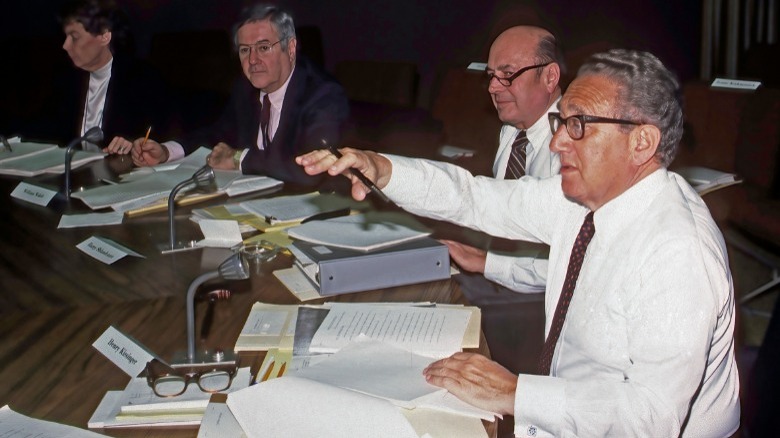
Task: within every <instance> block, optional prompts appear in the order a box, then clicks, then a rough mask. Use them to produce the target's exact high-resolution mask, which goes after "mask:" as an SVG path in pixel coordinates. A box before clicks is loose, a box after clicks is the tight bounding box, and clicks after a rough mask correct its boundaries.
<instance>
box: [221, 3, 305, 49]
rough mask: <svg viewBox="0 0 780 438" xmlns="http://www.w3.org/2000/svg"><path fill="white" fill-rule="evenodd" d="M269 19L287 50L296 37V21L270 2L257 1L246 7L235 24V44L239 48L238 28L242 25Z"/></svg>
mask: <svg viewBox="0 0 780 438" xmlns="http://www.w3.org/2000/svg"><path fill="white" fill-rule="evenodd" d="M263 20H269V21H270V22H271V25H272V26H273V27H274V29H276V33H278V34H279V41H280V42H279V45H281V46H282V49H284V50H287V44H288V43H289V42H290V40H291V39H293V38H295V23H293V19H292V16H291V15H290V14H289V13H288V12H287V11H285V10H283V9H281V8H279V7H278V6H275V5H272V4H268V3H257V4H255V5H253V6H249V7H247V8H244V10H243V11H241V13H240V14H239V16H238V20H237V21H236V23H235V24H234V25H233V46H234V47H235V48H236V49H238V29H239V28H241V26H243V25H245V24H247V23H252V22H256V21H263Z"/></svg>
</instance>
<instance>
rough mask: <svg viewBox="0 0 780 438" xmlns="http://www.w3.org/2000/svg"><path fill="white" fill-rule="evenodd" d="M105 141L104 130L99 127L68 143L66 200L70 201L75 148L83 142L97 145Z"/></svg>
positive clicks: (66, 151)
mask: <svg viewBox="0 0 780 438" xmlns="http://www.w3.org/2000/svg"><path fill="white" fill-rule="evenodd" d="M101 140H103V130H102V129H100V127H99V126H95V127H92V128H89V130H88V131H87V132H85V133H84V135H82V136H81V137H76V138H74V139H73V141H71V142H70V143H68V146H67V147H66V148H65V199H66V200H68V201H70V192H71V187H70V162H71V160H73V155H74V154H75V153H76V151H75V147H76V145H77V144H79V143H81V142H82V141H88V142H90V143H97V142H99V141H101Z"/></svg>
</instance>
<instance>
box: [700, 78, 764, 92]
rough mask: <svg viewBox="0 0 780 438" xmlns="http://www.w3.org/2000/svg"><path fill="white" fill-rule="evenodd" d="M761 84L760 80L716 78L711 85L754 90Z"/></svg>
mask: <svg viewBox="0 0 780 438" xmlns="http://www.w3.org/2000/svg"><path fill="white" fill-rule="evenodd" d="M759 85H761V82H759V81H745V80H740V79H726V78H715V80H714V81H712V84H711V85H710V86H711V87H715V88H731V89H734V90H750V91H754V90H756V89H757V88H758V87H759Z"/></svg>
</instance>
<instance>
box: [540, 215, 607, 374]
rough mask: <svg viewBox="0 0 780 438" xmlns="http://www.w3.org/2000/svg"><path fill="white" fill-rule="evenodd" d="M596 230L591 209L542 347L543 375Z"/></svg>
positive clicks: (553, 350) (570, 257) (581, 231)
mask: <svg viewBox="0 0 780 438" xmlns="http://www.w3.org/2000/svg"><path fill="white" fill-rule="evenodd" d="M595 231H596V227H595V226H594V225H593V212H592V211H591V212H590V213H588V215H587V216H585V221H584V222H583V223H582V227H580V233H579V234H577V239H576V240H575V241H574V248H572V250H571V256H569V267H568V269H567V270H566V279H565V280H564V282H563V289H562V291H561V296H560V298H558V305H557V306H556V307H555V315H554V316H553V322H552V326H551V327H550V334H548V335H547V340H546V341H545V342H544V347H542V355H541V356H540V357H539V374H541V375H543V376H546V375H549V374H550V365H551V364H552V357H553V353H555V345H556V344H557V343H558V337H559V336H560V335H561V329H562V328H563V321H564V320H565V319H566V312H567V311H568V310H569V303H570V302H571V297H572V294H573V293H574V286H576V284H577V278H578V277H579V276H580V268H581V267H582V260H583V259H584V258H585V251H586V250H587V249H588V244H589V243H590V239H592V238H593V233H594V232H595Z"/></svg>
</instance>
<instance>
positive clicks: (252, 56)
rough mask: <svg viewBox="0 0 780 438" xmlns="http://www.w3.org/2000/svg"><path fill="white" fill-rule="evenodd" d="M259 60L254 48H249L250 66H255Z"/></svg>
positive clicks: (258, 54) (258, 53)
mask: <svg viewBox="0 0 780 438" xmlns="http://www.w3.org/2000/svg"><path fill="white" fill-rule="evenodd" d="M259 60H260V52H258V51H257V49H255V48H254V47H250V48H249V63H250V64H257V62H258V61H259Z"/></svg>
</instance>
